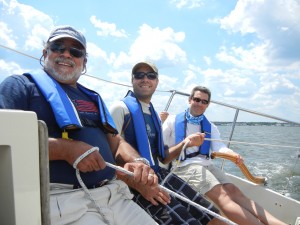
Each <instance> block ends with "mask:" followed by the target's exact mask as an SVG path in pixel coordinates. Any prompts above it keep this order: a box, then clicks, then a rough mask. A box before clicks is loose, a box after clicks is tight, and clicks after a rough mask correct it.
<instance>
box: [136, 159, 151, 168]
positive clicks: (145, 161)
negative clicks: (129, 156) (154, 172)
mask: <svg viewBox="0 0 300 225" xmlns="http://www.w3.org/2000/svg"><path fill="white" fill-rule="evenodd" d="M133 162H142V163H144V164H146V165H147V166H150V162H149V161H148V159H146V158H142V157H139V158H135V159H134V160H133Z"/></svg>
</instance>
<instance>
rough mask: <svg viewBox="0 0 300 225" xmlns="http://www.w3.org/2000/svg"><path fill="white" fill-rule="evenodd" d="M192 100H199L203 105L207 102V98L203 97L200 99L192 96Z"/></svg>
mask: <svg viewBox="0 0 300 225" xmlns="http://www.w3.org/2000/svg"><path fill="white" fill-rule="evenodd" d="M192 99H193V101H194V102H201V103H202V104H203V105H207V104H208V100H205V99H201V98H196V97H192Z"/></svg>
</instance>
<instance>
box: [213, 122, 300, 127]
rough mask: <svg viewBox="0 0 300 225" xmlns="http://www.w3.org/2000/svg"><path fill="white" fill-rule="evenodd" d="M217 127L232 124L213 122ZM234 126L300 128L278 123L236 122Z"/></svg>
mask: <svg viewBox="0 0 300 225" xmlns="http://www.w3.org/2000/svg"><path fill="white" fill-rule="evenodd" d="M213 123H214V124H215V125H217V126H231V125H232V122H220V121H215V122H213ZM236 126H276V127H300V125H298V124H294V123H279V122H236Z"/></svg>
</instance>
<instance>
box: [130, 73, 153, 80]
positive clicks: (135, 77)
mask: <svg viewBox="0 0 300 225" xmlns="http://www.w3.org/2000/svg"><path fill="white" fill-rule="evenodd" d="M145 76H147V78H148V79H149V80H155V79H156V78H157V73H155V72H149V73H144V72H136V73H134V74H133V77H134V79H137V80H141V79H144V77H145Z"/></svg>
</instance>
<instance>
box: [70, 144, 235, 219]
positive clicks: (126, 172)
mask: <svg viewBox="0 0 300 225" xmlns="http://www.w3.org/2000/svg"><path fill="white" fill-rule="evenodd" d="M94 151H99V148H98V147H93V148H91V149H89V150H88V151H86V152H85V153H83V154H82V155H80V156H79V157H78V158H77V159H76V160H75V162H74V163H73V167H74V169H75V170H76V177H77V180H78V182H79V184H80V185H81V187H82V188H83V190H84V192H85V193H86V194H87V195H88V197H89V199H90V200H91V201H92V202H93V203H94V205H95V207H96V209H97V210H98V212H99V213H100V215H101V216H102V217H103V218H104V220H106V218H105V215H104V213H103V212H102V209H101V207H100V206H99V205H98V204H97V202H96V201H95V199H94V197H93V196H92V194H91V192H90V191H89V189H88V188H87V187H86V185H85V184H84V182H83V180H82V179H81V176H80V172H79V169H77V165H78V163H79V162H80V161H81V160H82V159H84V158H85V157H86V156H88V155H89V154H91V153H92V152H94ZM106 165H107V166H108V167H110V168H113V169H115V170H118V171H121V172H123V173H125V174H127V175H129V176H134V173H132V172H130V171H128V170H126V169H124V168H122V167H120V166H116V165H113V164H111V163H109V162H106ZM159 187H160V188H161V189H163V190H164V191H166V192H168V193H169V194H171V195H173V196H175V197H177V198H179V199H181V200H182V201H185V202H187V203H188V204H190V205H193V206H194V207H196V208H199V209H201V210H202V211H204V212H206V213H208V214H210V215H212V216H214V217H215V218H218V219H219V220H221V221H223V222H225V223H227V224H231V225H237V224H236V223H234V222H232V221H230V220H228V219H226V218H224V217H222V216H220V215H219V214H217V213H215V212H213V211H210V210H209V209H207V208H205V207H203V206H201V205H198V204H196V203H195V202H193V201H191V200H189V199H187V198H185V197H183V196H181V195H179V194H177V193H175V192H173V191H171V190H169V189H167V188H165V187H164V186H162V185H159ZM106 222H107V223H108V224H109V221H107V220H106Z"/></svg>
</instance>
